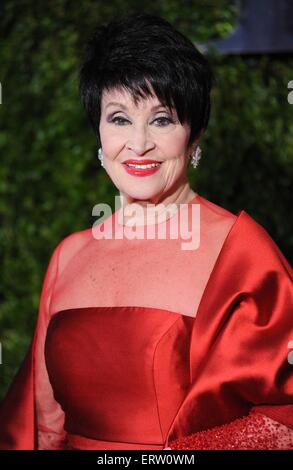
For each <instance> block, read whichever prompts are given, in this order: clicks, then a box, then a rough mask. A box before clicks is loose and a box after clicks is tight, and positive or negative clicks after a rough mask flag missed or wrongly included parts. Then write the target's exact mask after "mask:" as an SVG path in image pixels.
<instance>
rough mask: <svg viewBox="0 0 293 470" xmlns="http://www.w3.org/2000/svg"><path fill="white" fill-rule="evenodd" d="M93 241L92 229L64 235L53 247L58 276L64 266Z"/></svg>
mask: <svg viewBox="0 0 293 470" xmlns="http://www.w3.org/2000/svg"><path fill="white" fill-rule="evenodd" d="M92 240H93V234H92V228H87V229H84V230H78V231H76V232H72V233H70V234H68V235H66V236H65V237H64V238H63V239H62V240H61V241H60V242H59V243H58V244H57V246H56V247H55V249H54V252H53V253H54V256H55V258H56V261H57V264H58V272H59V274H60V273H61V272H62V271H63V269H64V268H65V267H66V265H67V264H68V263H69V262H70V261H71V260H72V259H73V258H74V257H75V256H78V255H79V254H80V253H81V251H82V250H83V249H84V248H85V247H86V246H87V245H88V244H89V243H90V242H91V241H92Z"/></svg>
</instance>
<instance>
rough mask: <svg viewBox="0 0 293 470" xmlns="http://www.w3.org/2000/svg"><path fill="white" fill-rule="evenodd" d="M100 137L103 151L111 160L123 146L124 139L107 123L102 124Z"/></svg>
mask: <svg viewBox="0 0 293 470" xmlns="http://www.w3.org/2000/svg"><path fill="white" fill-rule="evenodd" d="M100 138H101V146H102V149H103V153H104V154H105V155H106V156H107V158H109V159H110V160H112V159H114V158H115V157H116V156H117V155H118V154H119V152H121V149H122V148H123V139H122V138H121V136H119V135H118V134H117V133H115V131H113V129H112V128H111V127H109V126H107V124H106V125H101V126H100Z"/></svg>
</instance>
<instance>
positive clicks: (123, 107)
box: [105, 101, 166, 111]
mask: <svg viewBox="0 0 293 470" xmlns="http://www.w3.org/2000/svg"><path fill="white" fill-rule="evenodd" d="M111 105H114V106H120V107H121V108H122V109H124V110H125V111H127V106H125V105H124V104H122V103H118V102H117V101H111V102H110V103H108V104H107V105H106V106H105V109H107V108H108V107H109V106H111ZM158 108H166V106H164V105H163V104H157V105H156V106H153V107H152V109H151V111H155V109H158Z"/></svg>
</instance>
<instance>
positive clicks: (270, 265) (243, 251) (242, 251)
mask: <svg viewBox="0 0 293 470" xmlns="http://www.w3.org/2000/svg"><path fill="white" fill-rule="evenodd" d="M229 243H230V245H231V243H233V244H234V246H235V247H236V249H237V252H238V253H239V256H241V259H244V260H246V263H249V262H250V263H251V265H254V266H258V268H259V270H261V269H262V270H266V271H270V272H272V271H276V270H277V271H285V272H286V273H287V274H288V275H289V277H292V275H293V269H292V266H291V265H290V263H289V262H288V260H287V259H286V257H285V256H284V254H283V253H282V251H281V249H280V247H279V246H278V245H277V243H276V242H275V240H274V239H273V237H272V235H271V234H270V233H269V232H268V231H267V229H266V228H265V227H264V226H263V225H262V224H261V223H259V222H257V221H256V220H255V219H254V218H253V217H252V216H251V215H250V214H249V213H248V212H246V211H245V210H241V211H239V212H238V213H237V220H236V222H235V224H234V226H233V228H232V230H231V233H230V234H229V237H228V240H227V245H228V246H229Z"/></svg>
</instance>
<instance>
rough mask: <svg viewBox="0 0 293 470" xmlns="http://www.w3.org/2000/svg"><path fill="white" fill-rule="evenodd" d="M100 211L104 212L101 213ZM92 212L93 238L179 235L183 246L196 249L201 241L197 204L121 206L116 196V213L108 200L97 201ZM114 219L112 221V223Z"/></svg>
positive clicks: (133, 204) (118, 238) (147, 237)
mask: <svg viewBox="0 0 293 470" xmlns="http://www.w3.org/2000/svg"><path fill="white" fill-rule="evenodd" d="M101 214H103V215H102V216H101ZM92 215H93V216H97V217H99V219H98V220H97V221H95V222H94V224H93V227H92V234H93V237H94V238H95V239H115V240H121V239H123V238H127V239H129V240H133V239H145V238H146V239H148V240H154V239H160V240H166V239H168V238H171V239H180V240H181V249H182V250H196V249H197V248H198V247H199V245H200V204H197V203H195V204H189V203H184V204H178V205H177V204H175V203H171V204H168V205H165V204H162V203H161V204H157V205H155V204H147V205H146V206H142V205H140V204H137V203H132V204H128V205H126V206H125V207H122V206H121V199H120V196H115V213H114V217H111V215H112V209H111V206H110V205H109V204H104V203H101V204H96V205H95V206H94V208H93V210H92ZM113 222H114V223H113Z"/></svg>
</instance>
